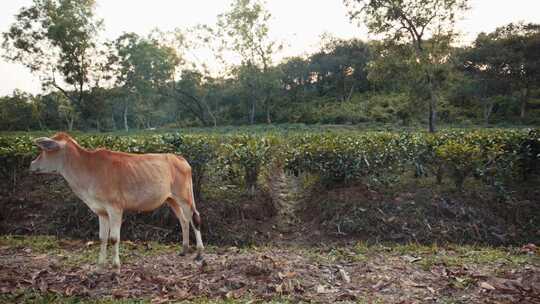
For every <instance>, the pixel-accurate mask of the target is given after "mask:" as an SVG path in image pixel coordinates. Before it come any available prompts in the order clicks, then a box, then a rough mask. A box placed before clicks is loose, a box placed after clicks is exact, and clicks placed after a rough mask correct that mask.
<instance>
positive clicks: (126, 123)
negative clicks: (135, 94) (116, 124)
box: [124, 102, 129, 132]
mask: <svg viewBox="0 0 540 304" xmlns="http://www.w3.org/2000/svg"><path fill="white" fill-rule="evenodd" d="M127 118H128V105H127V102H126V103H125V104H124V129H125V130H126V132H127V131H129V126H128V120H127Z"/></svg>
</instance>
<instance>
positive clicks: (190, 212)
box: [180, 202, 204, 261]
mask: <svg viewBox="0 0 540 304" xmlns="http://www.w3.org/2000/svg"><path fill="white" fill-rule="evenodd" d="M180 206H181V207H182V212H183V213H184V216H185V217H186V218H187V219H188V223H191V226H192V227H193V231H195V240H196V242H197V256H196V257H195V260H197V261H201V260H202V259H203V257H202V252H203V250H204V245H203V242H202V237H201V218H200V216H199V212H198V211H196V210H194V209H195V208H192V206H194V205H193V202H192V203H191V205H189V204H187V203H185V202H182V203H181V204H180Z"/></svg>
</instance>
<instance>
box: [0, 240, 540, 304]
mask: <svg viewBox="0 0 540 304" xmlns="http://www.w3.org/2000/svg"><path fill="white" fill-rule="evenodd" d="M122 245H123V249H124V250H123V261H124V264H123V266H122V270H121V272H120V273H119V274H116V273H114V272H112V271H102V272H99V271H97V270H96V269H95V267H94V266H93V265H94V263H95V257H96V253H97V247H98V245H97V244H95V243H88V244H85V243H82V242H77V241H62V240H60V241H58V240H54V239H51V238H47V239H46V241H45V242H43V241H42V240H33V239H32V238H28V237H24V238H20V239H12V238H7V239H6V238H2V239H0V293H1V295H0V301H5V302H21V303H22V302H27V300H28V298H27V297H26V295H28V294H29V293H37V294H42V295H44V294H45V295H46V294H51V293H52V294H56V295H60V296H61V297H66V298H71V297H77V298H80V299H83V300H84V299H100V298H103V297H109V298H112V299H126V298H135V299H148V300H151V302H152V303H162V302H168V301H180V300H189V299H200V298H208V299H230V300H234V299H238V301H240V302H242V301H247V300H250V299H251V300H258V301H261V300H262V301H270V300H275V299H280V300H282V301H287V300H288V301H290V302H299V301H306V302H335V301H344V302H361V303H362V302H367V303H372V302H375V303H377V301H378V302H382V303H540V263H539V258H538V252H532V251H530V252H529V253H527V252H526V251H527V250H526V249H525V250H524V251H523V252H521V251H520V250H518V249H493V248H474V247H458V246H455V247H450V248H448V247H447V248H437V247H422V246H412V245H409V246H395V247H384V246H364V245H362V244H355V245H354V246H347V247H337V248H330V247H328V248H294V247H290V246H288V247H283V248H277V247H269V248H250V249H238V248H235V247H231V248H226V249H224V248H213V249H212V248H210V250H208V251H209V253H207V254H206V256H205V258H206V263H205V264H204V265H197V264H195V263H194V262H193V257H192V256H189V257H179V256H178V255H177V254H176V252H177V249H178V248H177V247H176V246H168V245H157V244H151V243H131V242H126V243H123V244H122ZM533 251H534V250H533Z"/></svg>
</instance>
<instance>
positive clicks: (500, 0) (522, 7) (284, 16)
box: [0, 0, 540, 96]
mask: <svg viewBox="0 0 540 304" xmlns="http://www.w3.org/2000/svg"><path fill="white" fill-rule="evenodd" d="M230 2H231V1H230V0H219V1H218V0H197V1H189V0H152V1H140V0H139V1H133V0H107V1H105V0H97V15H98V17H100V18H102V19H104V22H105V30H104V32H102V33H101V35H102V36H103V37H104V38H106V39H111V40H112V39H115V38H117V37H118V36H119V35H121V34H122V33H124V32H135V33H138V34H140V35H145V34H148V33H149V32H150V31H151V30H152V29H154V28H159V29H160V30H162V31H167V30H173V29H174V28H187V27H190V26H193V25H196V24H213V23H214V22H215V21H216V16H217V15H218V14H219V13H222V12H224V11H226V10H227V8H228V7H229V5H230ZM31 3H32V1H31V0H3V1H1V2H0V32H5V31H6V30H7V29H8V27H9V25H10V24H11V23H12V22H13V21H14V14H16V13H17V12H18V11H19V10H20V8H21V7H23V6H28V5H30V4H31ZM188 3H189V4H188ZM470 5H471V10H469V11H468V12H466V13H465V15H464V17H463V19H462V20H460V21H459V22H458V24H457V28H458V30H459V31H460V32H461V33H462V38H461V39H462V41H463V42H464V43H470V42H472V41H473V40H474V38H475V37H476V35H477V34H478V33H480V32H491V31H493V30H494V29H495V28H497V27H498V26H501V25H505V24H508V23H510V22H517V21H526V22H535V23H540V0H513V1H508V0H470ZM267 8H268V10H269V11H270V13H271V14H272V19H271V24H270V29H271V36H272V37H273V38H274V39H277V40H279V41H282V42H284V45H285V49H284V51H283V52H282V54H281V57H286V56H294V55H303V54H309V53H311V52H313V51H315V50H316V49H317V47H318V42H319V41H320V36H321V34H323V33H330V34H332V35H333V36H335V37H339V38H353V37H356V38H361V39H365V40H367V39H369V38H370V36H369V35H368V33H367V30H366V29H365V28H364V27H359V26H357V25H356V24H351V23H350V22H349V19H348V18H347V11H346V8H345V6H344V5H343V2H342V0H316V1H315V0H267ZM0 53H1V51H0ZM14 89H20V90H23V91H27V92H31V93H34V94H35V93H39V92H41V85H40V82H39V79H38V78H37V77H35V76H33V75H32V74H31V73H30V72H29V71H28V70H27V69H26V68H25V67H24V66H22V65H19V64H14V63H9V62H6V61H5V60H4V59H0V96H4V95H8V94H11V93H12V92H13V90H14Z"/></svg>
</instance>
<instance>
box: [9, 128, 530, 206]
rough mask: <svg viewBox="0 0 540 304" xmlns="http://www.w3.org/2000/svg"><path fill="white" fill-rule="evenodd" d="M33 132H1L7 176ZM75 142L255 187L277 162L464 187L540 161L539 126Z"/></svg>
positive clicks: (517, 173) (199, 180)
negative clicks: (162, 159) (172, 158)
mask: <svg viewBox="0 0 540 304" xmlns="http://www.w3.org/2000/svg"><path fill="white" fill-rule="evenodd" d="M263 132H264V131H263ZM33 137H34V136H30V135H20V136H17V135H12V136H3V137H0V162H1V164H2V166H1V167H2V171H1V172H2V175H3V179H9V180H13V178H14V174H20V173H23V172H25V168H26V167H27V166H28V165H29V161H30V160H31V159H32V157H34V156H35V155H36V154H37V148H35V147H33V145H32V139H33ZM77 141H78V142H79V143H80V144H81V145H82V146H83V147H86V148H91V149H93V148H97V147H106V148H109V149H112V150H117V151H125V152H132V153H175V154H179V155H183V156H184V157H185V158H186V159H187V160H188V162H189V163H190V164H191V166H192V169H193V176H194V184H195V188H196V191H200V189H201V188H202V184H203V182H204V180H205V179H206V178H207V177H208V174H209V173H210V174H212V175H214V174H215V175H217V176H222V177H225V178H228V179H229V180H231V181H233V182H235V183H238V184H243V186H245V187H246V189H247V190H248V191H249V192H250V193H253V192H254V191H255V189H256V186H257V181H258V178H259V177H260V175H261V172H262V171H263V170H264V169H265V168H269V167H270V165H272V164H278V165H280V166H284V168H286V169H287V170H288V171H290V172H293V173H295V174H299V173H301V172H305V173H309V174H314V175H315V176H318V177H319V178H320V180H321V182H322V183H324V184H326V185H327V186H330V187H332V186H336V185H340V184H343V183H347V182H351V181H362V182H366V183H372V182H375V183H390V182H392V181H394V180H395V179H396V178H398V177H399V176H401V175H402V174H403V173H404V172H407V171H409V172H411V171H412V172H414V173H415V174H416V176H417V177H422V176H429V175H433V176H436V177H437V179H438V180H439V181H442V178H443V177H444V176H447V177H449V178H451V179H452V180H453V181H454V183H455V185H456V187H457V188H459V189H461V188H462V187H463V185H464V183H465V181H466V179H467V178H469V177H473V176H474V177H476V178H479V179H481V180H483V181H485V182H486V183H487V184H488V185H492V186H494V187H495V188H498V189H501V191H504V185H507V184H508V183H509V182H511V181H512V180H514V179H515V178H516V177H523V178H526V177H527V176H528V175H530V174H535V173H538V172H537V171H538V169H539V168H540V166H539V160H540V136H538V130H532V131H530V132H527V131H526V130H517V129H516V130H478V131H462V130H453V131H445V132H441V133H439V134H425V133H420V132H400V133H394V132H364V133H357V132H341V133H314V132H312V133H299V132H292V133H281V134H278V133H276V134H272V133H267V132H266V133H261V134H257V135H255V134H251V135H249V134H240V135H221V136H218V135H213V134H204V133H201V134H179V133H166V134H146V135H144V134H140V135H131V136H115V135H105V136H99V135H81V136H77ZM237 178H241V180H242V181H238V180H237ZM199 194H200V192H197V195H199Z"/></svg>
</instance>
